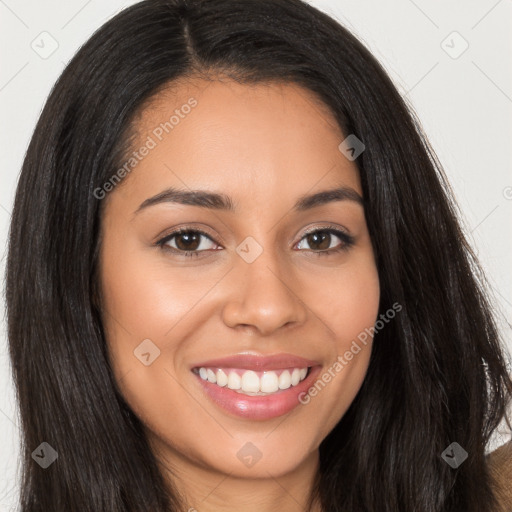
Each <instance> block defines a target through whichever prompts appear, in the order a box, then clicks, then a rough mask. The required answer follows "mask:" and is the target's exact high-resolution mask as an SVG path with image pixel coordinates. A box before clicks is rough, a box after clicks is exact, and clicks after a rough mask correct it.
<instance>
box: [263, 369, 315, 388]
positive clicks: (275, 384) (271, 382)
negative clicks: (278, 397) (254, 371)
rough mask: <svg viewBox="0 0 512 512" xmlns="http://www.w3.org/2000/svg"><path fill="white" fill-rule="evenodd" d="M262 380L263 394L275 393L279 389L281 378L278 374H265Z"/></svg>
mask: <svg viewBox="0 0 512 512" xmlns="http://www.w3.org/2000/svg"><path fill="white" fill-rule="evenodd" d="M306 371H307V370H306ZM260 380H261V383H260V388H261V389H260V391H262V392H263V393H275V392H276V391H277V390H278V389H279V378H278V377H277V374H276V372H265V373H264V374H263V375H262V376H261V379H260Z"/></svg>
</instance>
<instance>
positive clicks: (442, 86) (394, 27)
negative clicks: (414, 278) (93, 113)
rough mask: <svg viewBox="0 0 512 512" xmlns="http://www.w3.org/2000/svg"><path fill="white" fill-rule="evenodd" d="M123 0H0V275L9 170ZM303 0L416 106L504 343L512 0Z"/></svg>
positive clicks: (7, 424) (8, 433)
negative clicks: (55, 92) (69, 67)
mask: <svg viewBox="0 0 512 512" xmlns="http://www.w3.org/2000/svg"><path fill="white" fill-rule="evenodd" d="M241 1H243V0H241ZM133 3H135V2H134V1H121V0H108V1H103V0H101V1H100V0H89V1H87V0H67V1H66V2H64V1H60V2H59V1H56V0H45V1H44V2H41V1H36V0H0V52H1V67H0V112H1V123H0V130H1V132H0V144H1V146H0V245H1V246H2V248H4V250H3V252H2V255H1V260H0V265H1V267H0V271H1V273H2V277H3V273H4V268H5V254H6V253H5V247H6V241H7V232H8V226H9V220H10V212H11V208H12V203H13V197H14V192H15V186H16V181H17V176H18V173H19V170H20V167H21V164H22V160H23V156H24V153H25V150H26V148H27V145H28V142H29V139H30V137H31V135H32V131H33V129H34V126H35V123H36V120H37V118H38V116H39V114H40V112H41V109H42V107H43V105H44V102H45V100H46V98H47V96H48V93H49V91H50V88H51V87H52V85H53V83H54V82H55V80H56V79H57V77H58V76H59V75H60V73H61V72H62V70H63V68H64V66H65V64H66V63H67V62H68V61H69V59H70V58H71V57H72V56H73V54H74V53H75V52H76V50H77V49H78V47H79V46H80V45H81V44H83V43H84V42H85V41H86V40H87V39H88V38H89V36H90V35H91V34H92V32H93V31H94V30H96V29H97V28H98V27H99V26H100V25H102V24H103V23H104V22H105V21H106V20H107V19H109V18H110V17H112V16H113V15H114V14H116V13H117V12H118V11H120V10H121V9H122V8H124V7H126V6H128V5H130V4H133ZM310 3H312V4H313V5H315V6H317V7H319V8H321V9H322V10H324V11H326V12H328V13H329V14H331V15H333V16H334V17H335V18H337V19H338V20H339V21H340V22H341V23H342V24H344V25H345V26H346V27H347V28H348V29H349V30H351V31H352V32H353V33H354V34H355V35H356V36H357V37H358V38H359V39H360V40H362V42H363V43H364V44H366V45H367V46H368V47H369V48H370V50H371V51H372V52H373V54H374V55H375V56H376V57H377V58H378V59H379V60H380V61H381V62H382V64H383V65H384V67H385V68H386V69H387V71H388V72H389V74H390V76H391V78H392V79H393V81H394V82H395V84H396V86H397V87H398V88H399V90H400V91H401V93H402V94H403V95H406V97H407V99H408V101H409V102H410V105H411V106H412V107H413V108H414V109H415V111H416V112H417V113H418V115H419V118H420V120H421V122H422V125H423V128H424V130H425V131H426V133H427V135H428V137H429V139H430V141H431V144H432V146H433V147H434V150H435V151H436V153H437V155H438V156H439V158H440V160H441V163H442V164H443V166H444V168H445V170H446V173H447V175H448V177H449V180H450V182H451V184H452V186H453V189H454V192H455V195H456V198H457V200H458V203H459V205H460V207H461V209H462V212H463V215H464V226H465V229H466V232H467V233H468V236H469V239H470V242H471V243H472V245H473V247H474V248H475V250H476V252H477V254H478V255H479V257H480V259H481V261H482V263H483V265H484V268H485V269H486V271H487V274H488V277H489V279H490V282H491V284H492V287H493V290H494V295H495V300H496V307H497V308H499V311H500V313H499V314H500V318H501V319H502V324H501V329H502V333H503V335H504V338H505V339H506V342H507V344H508V347H509V349H510V350H512V337H511V333H510V326H508V325H507V322H506V319H509V318H510V316H511V312H512V293H511V292H512V272H511V270H510V263H511V261H510V254H511V249H512V240H511V236H510V235H511V230H510V226H511V220H512V175H511V172H510V170H511V157H512V153H511V150H510V149H511V145H512V115H511V114H512V39H511V37H510V34H512V0H499V1H498V0H464V1H463V0H459V1H444V2H439V1H437V2H433V1H430V2H428V1H426V0H414V1H413V0H392V1H386V2H384V1H379V0H359V1H356V0H311V2H310ZM454 31H456V32H457V33H458V34H459V35H457V34H455V35H453V34H452V33H453V32H454ZM42 32H48V33H49V34H50V36H48V35H41V33H42ZM448 36H449V37H448ZM44 38H46V39H44ZM52 38H53V39H54V40H55V41H56V42H57V44H58V48H57V49H56V50H55V51H54V53H52V54H51V55H50V56H48V57H47V58H42V57H41V56H40V55H39V54H38V53H36V51H34V50H33V49H32V46H34V47H37V46H39V47H40V48H41V50H40V51H43V50H42V48H43V47H44V48H46V49H47V50H49V49H51V44H52ZM464 40H465V41H466V42H467V44H468V45H469V46H468V48H467V50H465V51H464V52H463V53H462V54H461V55H460V56H458V57H457V58H453V57H454V56H457V54H458V53H459V52H460V51H461V50H462V49H463V48H464V46H465V44H466V43H464ZM443 41H444V42H443ZM449 53H451V54H452V56H450V55H449ZM1 300H2V302H1V305H2V306H4V300H3V297H2V299H1ZM5 331H6V324H5V319H4V318H2V324H1V325H0V390H1V391H0V434H1V436H0V510H1V511H4V510H11V507H12V506H13V504H14V503H15V496H16V493H17V490H18V489H17V485H16V481H15V479H16V470H17V463H18V447H17V445H18V442H19V430H18V427H17V424H18V419H17V415H16V404H15V398H14V392H13V387H12V383H11V377H10V367H9V361H8V356H7V342H6V334H5ZM496 444H499V442H498V441H497V442H496Z"/></svg>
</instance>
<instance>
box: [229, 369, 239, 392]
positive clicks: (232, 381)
mask: <svg viewBox="0 0 512 512" xmlns="http://www.w3.org/2000/svg"><path fill="white" fill-rule="evenodd" d="M241 387H242V379H241V378H240V376H239V375H238V373H236V372H229V377H228V388H229V389H240V388H241Z"/></svg>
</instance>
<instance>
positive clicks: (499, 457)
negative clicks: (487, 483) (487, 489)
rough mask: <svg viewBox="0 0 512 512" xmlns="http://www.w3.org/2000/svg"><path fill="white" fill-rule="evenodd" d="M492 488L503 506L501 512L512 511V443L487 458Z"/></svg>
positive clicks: (501, 447)
mask: <svg viewBox="0 0 512 512" xmlns="http://www.w3.org/2000/svg"><path fill="white" fill-rule="evenodd" d="M487 461H488V464H489V471H490V474H491V478H492V486H493V490H494V493H495V495H496V497H497V498H498V501H499V503H500V505H501V511H500V512H511V511H512V441H510V442H508V443H506V444H504V445H503V446H500V447H499V448H498V449H497V450H495V451H493V452H491V453H490V454H489V455H488V456H487Z"/></svg>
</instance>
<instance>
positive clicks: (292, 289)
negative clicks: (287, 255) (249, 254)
mask: <svg viewBox="0 0 512 512" xmlns="http://www.w3.org/2000/svg"><path fill="white" fill-rule="evenodd" d="M234 265H235V269H234V271H233V272H231V277H230V279H231V283H232V288H231V289H232V292H231V293H230V295H229V300H228V301H226V304H225V306H224V308H223V311H222V315H223V320H224V323H225V324H226V325H227V326H229V327H232V328H239V327H240V326H245V327H247V326H250V327H251V328H253V329H254V330H257V331H258V332H259V333H260V334H261V335H269V334H272V333H273V332H275V331H276V330H277V329H279V328H281V327H284V326H289V327H290V326H292V325H296V326H298V325H300V324H302V323H304V322H305V320H306V317H307V307H306V305H305V304H304V302H303V300H302V298H301V297H300V294H301V293H300V292H301V290H300V289H298V284H299V282H298V281H297V280H296V279H294V278H296V276H294V275H293V272H292V268H291V267H290V266H289V264H288V265H287V264H286V261H283V259H279V258H277V257H276V254H275V251H272V250H267V249H265V250H263V252H262V253H261V254H260V255H259V256H258V257H257V258H256V260H254V261H253V262H252V263H248V262H247V261H245V260H244V259H243V258H242V257H239V256H238V255H237V256H236V258H235V262H234Z"/></svg>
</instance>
